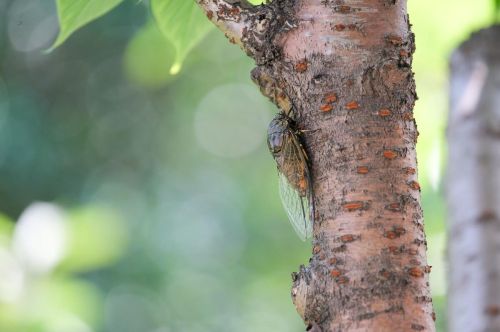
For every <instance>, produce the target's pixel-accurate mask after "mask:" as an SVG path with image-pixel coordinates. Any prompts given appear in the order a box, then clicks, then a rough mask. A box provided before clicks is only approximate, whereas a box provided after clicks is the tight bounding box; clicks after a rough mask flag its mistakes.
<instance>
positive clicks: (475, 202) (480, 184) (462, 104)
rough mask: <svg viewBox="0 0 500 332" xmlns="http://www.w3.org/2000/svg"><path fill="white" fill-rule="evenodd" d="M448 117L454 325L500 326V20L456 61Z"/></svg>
mask: <svg viewBox="0 0 500 332" xmlns="http://www.w3.org/2000/svg"><path fill="white" fill-rule="evenodd" d="M450 93H451V99H450V100H451V103H450V107H451V110H450V115H449V123H448V143H449V156H448V175H447V190H446V194H447V203H448V228H449V230H448V233H449V236H448V238H449V241H448V258H449V272H448V283H449V297H448V303H449V304H448V324H449V328H450V331H454V332H460V331H464V332H465V331H500V191H499V188H500V166H499V165H500V26H495V27H492V28H489V29H486V30H482V31H480V32H478V33H476V34H474V35H473V36H472V37H471V38H470V39H469V40H468V41H467V42H465V43H464V44H462V45H461V46H460V48H459V49H458V50H457V51H456V52H455V53H454V54H453V56H452V60H451V91H450Z"/></svg>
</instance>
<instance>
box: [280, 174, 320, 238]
mask: <svg viewBox="0 0 500 332" xmlns="http://www.w3.org/2000/svg"><path fill="white" fill-rule="evenodd" d="M279 189H280V190H279V191H280V197H281V202H282V203H283V207H284V208H285V211H286V213H287V215H288V218H289V220H290V223H291V224H292V226H293V229H294V230H295V232H296V233H297V235H298V236H299V237H300V239H301V240H302V241H305V240H306V239H308V238H310V237H311V235H312V223H311V220H310V215H309V211H310V210H309V201H308V199H307V197H304V196H300V194H299V191H298V190H296V189H294V188H293V186H292V185H291V184H290V183H289V182H288V180H287V178H286V176H285V175H283V174H282V173H281V172H279Z"/></svg>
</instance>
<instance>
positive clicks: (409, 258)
mask: <svg viewBox="0 0 500 332" xmlns="http://www.w3.org/2000/svg"><path fill="white" fill-rule="evenodd" d="M197 2H198V4H199V5H200V6H201V7H202V8H203V9H204V10H205V12H206V14H207V16H208V18H209V19H211V20H212V21H214V22H215V23H216V24H217V25H218V26H219V27H221V28H222V30H223V31H224V32H225V33H226V35H228V37H229V38H230V40H231V41H232V42H234V43H236V44H239V45H240V46H241V47H242V48H243V49H244V50H245V51H246V53H247V54H248V55H250V56H251V57H253V58H254V59H255V61H256V63H257V68H256V69H254V70H253V72H252V78H253V79H254V81H256V82H258V83H259V85H260V86H261V91H262V92H263V93H264V94H265V95H266V96H268V97H269V98H270V99H271V100H273V101H274V102H275V103H276V105H277V106H278V107H279V108H280V109H282V110H283V111H285V112H289V111H290V109H293V110H294V112H293V115H294V118H295V120H296V122H297V124H298V125H299V127H300V128H301V129H302V130H304V135H303V136H304V137H303V140H304V146H305V149H306V151H307V154H308V156H309V159H310V162H311V173H312V177H313V189H314V197H315V205H316V215H315V218H314V219H315V220H314V231H313V233H314V234H313V256H312V258H311V260H310V264H309V266H307V267H304V266H302V267H301V268H300V271H299V272H298V273H294V275H293V281H294V282H293V288H292V297H293V301H294V303H295V306H296V307H297V311H298V312H299V314H300V315H301V316H302V318H303V319H304V322H305V324H306V326H307V330H308V331H434V329H435V328H434V323H433V310H432V303H431V297H430V292H429V284H428V273H429V271H430V267H429V266H427V261H426V241H425V234H424V229H423V217H422V211H421V206H420V186H419V184H418V182H417V175H416V173H417V171H416V153H415V143H416V139H417V136H418V133H417V129H416V125H415V121H414V119H413V111H412V109H413V105H414V102H415V98H416V94H415V84H414V80H413V73H412V71H411V59H412V53H413V51H414V39H413V34H412V33H411V31H410V24H409V22H408V16H407V12H406V1H404V0H400V1H397V0H343V1H340V0H274V1H272V2H271V3H270V4H266V5H262V6H256V7H250V6H248V4H246V2H244V1H229V0H197Z"/></svg>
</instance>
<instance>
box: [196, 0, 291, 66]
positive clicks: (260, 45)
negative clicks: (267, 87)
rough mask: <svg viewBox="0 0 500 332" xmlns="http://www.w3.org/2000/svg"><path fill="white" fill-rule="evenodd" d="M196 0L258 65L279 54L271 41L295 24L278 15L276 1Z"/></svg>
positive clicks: (230, 39) (232, 41) (233, 41)
mask: <svg viewBox="0 0 500 332" xmlns="http://www.w3.org/2000/svg"><path fill="white" fill-rule="evenodd" d="M196 3H197V4H198V6H199V7H200V8H201V9H202V10H203V11H204V12H205V14H206V15H207V17H208V19H209V20H210V21H212V22H213V23H214V24H215V25H216V26H217V27H218V28H219V29H220V30H221V31H222V32H224V34H225V35H226V37H227V38H228V39H229V41H230V42H231V43H233V44H237V45H239V46H240V47H241V49H243V51H245V53H246V54H247V55H248V56H250V57H251V58H253V59H254V60H255V61H256V62H257V64H262V63H266V62H269V61H270V60H272V59H273V58H274V57H275V56H276V50H275V49H274V48H273V47H271V45H272V42H271V40H272V39H273V37H274V36H275V35H276V34H277V33H279V32H281V31H282V30H283V29H284V28H290V27H291V26H292V25H291V23H290V22H287V23H286V24H285V22H284V21H283V19H282V18H281V17H278V16H277V15H276V14H275V13H276V10H275V9H274V8H273V2H271V4H263V5H259V6H254V5H252V4H250V3H249V2H248V1H247V0H196ZM279 27H284V28H279Z"/></svg>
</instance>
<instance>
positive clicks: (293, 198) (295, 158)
mask: <svg viewBox="0 0 500 332" xmlns="http://www.w3.org/2000/svg"><path fill="white" fill-rule="evenodd" d="M267 143H268V146H269V150H270V151H271V153H272V155H273V157H274V160H275V161H276V164H277V167H278V173H279V189H280V196H281V201H282V203H283V206H284V208H285V210H286V212H287V214H288V217H289V219H290V222H291V223H292V226H293V228H294V229H295V231H296V232H297V234H298V235H299V237H300V238H301V239H302V241H305V240H306V239H308V238H310V237H311V236H312V230H313V220H314V197H313V190H312V183H311V174H310V171H309V163H308V158H307V154H306V152H305V150H304V148H303V146H302V144H301V136H300V133H299V131H298V130H297V129H296V127H295V122H294V121H293V120H292V119H291V118H290V117H289V116H287V115H286V114H284V113H283V112H280V113H278V114H277V115H276V117H275V118H274V119H273V120H272V121H271V123H270V124H269V128H268V133H267Z"/></svg>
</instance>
